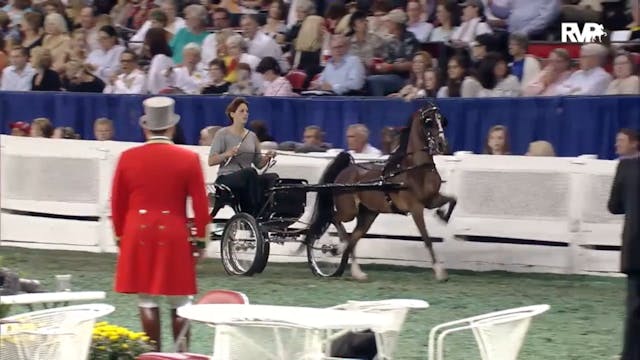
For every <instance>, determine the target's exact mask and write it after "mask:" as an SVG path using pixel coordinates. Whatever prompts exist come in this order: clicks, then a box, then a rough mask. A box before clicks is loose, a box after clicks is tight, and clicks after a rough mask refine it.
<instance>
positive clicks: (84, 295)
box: [0, 291, 106, 308]
mask: <svg viewBox="0 0 640 360" xmlns="http://www.w3.org/2000/svg"><path fill="white" fill-rule="evenodd" d="M105 297H106V293H105V292H104V291H61V292H45V293H29V294H18V295H6V296H0V305H27V306H29V308H31V307H32V306H33V305H34V304H43V305H44V307H45V308H46V307H47V304H50V303H54V304H55V303H63V304H67V303H69V302H71V301H91V300H101V299H104V298H105Z"/></svg>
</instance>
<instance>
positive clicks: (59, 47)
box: [42, 13, 71, 71]
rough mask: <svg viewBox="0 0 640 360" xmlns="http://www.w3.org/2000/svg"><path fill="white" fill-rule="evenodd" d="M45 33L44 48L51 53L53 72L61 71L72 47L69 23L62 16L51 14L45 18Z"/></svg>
mask: <svg viewBox="0 0 640 360" xmlns="http://www.w3.org/2000/svg"><path fill="white" fill-rule="evenodd" d="M44 32H45V36H44V38H43V39H42V47H43V48H45V49H47V50H49V51H50V52H51V57H52V60H53V65H52V68H53V70H55V71H60V70H62V69H63V67H64V63H65V61H66V60H67V53H68V51H69V48H70V46H71V38H70V37H69V29H68V27H67V22H66V21H65V19H64V17H63V16H62V15H60V14H58V13H51V14H49V15H47V16H46V17H45V18H44Z"/></svg>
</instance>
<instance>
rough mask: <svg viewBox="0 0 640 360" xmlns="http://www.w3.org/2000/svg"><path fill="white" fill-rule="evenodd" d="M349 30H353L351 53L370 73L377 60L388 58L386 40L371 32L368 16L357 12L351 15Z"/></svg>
mask: <svg viewBox="0 0 640 360" xmlns="http://www.w3.org/2000/svg"><path fill="white" fill-rule="evenodd" d="M349 28H350V29H351V31H350V32H349V36H350V41H349V42H350V46H349V53H350V54H351V55H353V56H356V57H357V58H359V59H360V60H361V61H362V63H363V64H364V66H365V70H367V72H368V71H369V70H370V69H373V65H374V59H375V58H379V59H384V58H386V57H387V50H386V46H385V43H384V40H383V39H382V37H380V36H379V35H377V34H375V33H373V32H371V31H369V29H370V28H369V24H368V22H367V15H366V14H365V13H364V12H361V11H356V12H354V13H353V14H351V18H350V19H349Z"/></svg>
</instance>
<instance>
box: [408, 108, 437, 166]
mask: <svg viewBox="0 0 640 360" xmlns="http://www.w3.org/2000/svg"><path fill="white" fill-rule="evenodd" d="M434 113H435V115H434ZM419 116H420V120H421V121H422V122H423V125H422V134H423V135H424V137H425V139H426V142H427V146H425V147H423V148H422V151H425V152H427V153H428V154H429V155H439V154H442V153H443V152H444V150H445V149H440V148H439V146H440V145H442V146H443V147H446V140H445V137H444V126H446V118H445V117H444V116H442V114H440V112H439V111H438V108H437V107H436V106H435V105H433V104H430V105H429V106H427V107H425V108H423V109H421V110H420V115H419ZM432 121H435V122H436V125H437V126H438V132H437V135H434V134H433V131H430V130H429V127H430V126H431V125H430V124H429V123H431V122H432ZM443 122H444V125H443ZM439 139H440V140H441V141H438V140H439ZM441 150H442V151H441ZM407 155H409V153H407Z"/></svg>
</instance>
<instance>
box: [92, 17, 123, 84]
mask: <svg viewBox="0 0 640 360" xmlns="http://www.w3.org/2000/svg"><path fill="white" fill-rule="evenodd" d="M98 41H99V43H100V48H99V49H96V50H94V51H92V52H91V53H90V54H89V56H88V57H87V63H88V64H91V65H92V66H93V67H94V68H95V74H96V75H97V76H98V77H99V78H100V79H101V80H102V81H105V82H106V81H109V79H110V78H111V76H113V75H114V74H117V73H118V71H120V55H122V52H123V51H124V50H125V47H124V46H122V45H118V34H117V33H116V29H115V28H114V27H113V26H111V25H107V26H103V27H101V28H100V31H99V32H98Z"/></svg>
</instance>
